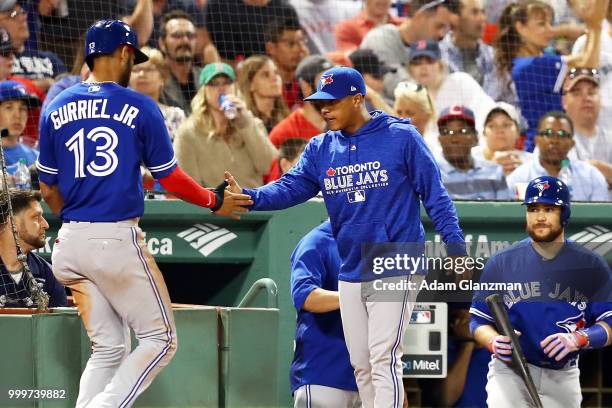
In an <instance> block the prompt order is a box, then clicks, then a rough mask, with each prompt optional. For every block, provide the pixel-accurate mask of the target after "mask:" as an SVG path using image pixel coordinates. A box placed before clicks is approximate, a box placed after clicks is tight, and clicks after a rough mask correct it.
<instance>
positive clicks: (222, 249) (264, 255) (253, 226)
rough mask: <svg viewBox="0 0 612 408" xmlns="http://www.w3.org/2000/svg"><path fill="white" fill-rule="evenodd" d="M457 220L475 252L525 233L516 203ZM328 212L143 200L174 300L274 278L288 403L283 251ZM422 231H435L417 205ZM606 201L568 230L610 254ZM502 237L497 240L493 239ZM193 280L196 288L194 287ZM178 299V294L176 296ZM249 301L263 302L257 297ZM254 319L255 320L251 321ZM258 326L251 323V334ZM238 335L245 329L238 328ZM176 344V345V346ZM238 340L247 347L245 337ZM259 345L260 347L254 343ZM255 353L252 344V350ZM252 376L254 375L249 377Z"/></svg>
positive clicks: (611, 212) (203, 298)
mask: <svg viewBox="0 0 612 408" xmlns="http://www.w3.org/2000/svg"><path fill="white" fill-rule="evenodd" d="M456 206H457V210H458V213H459V218H460V222H461V226H462V228H463V231H464V233H465V234H466V237H467V238H468V239H469V240H470V241H471V242H472V251H471V252H472V254H473V255H474V256H483V257H487V256H488V255H489V254H490V253H491V252H494V251H495V250H497V249H499V247H500V246H501V245H508V244H510V243H512V242H514V241H517V240H520V239H522V238H524V236H525V233H524V225H525V223H524V217H525V215H524V214H525V213H524V209H523V208H522V207H521V206H520V205H519V203H471V202H458V203H456ZM326 217H327V213H326V210H325V207H324V205H323V203H322V202H317V201H310V202H307V203H305V204H302V205H300V206H297V207H294V208H291V209H288V210H284V211H278V212H261V213H255V212H254V213H250V214H247V215H246V216H244V217H243V219H242V220H241V221H233V220H229V219H226V218H222V217H216V216H211V215H209V214H208V211H206V210H202V209H200V208H197V207H194V206H192V205H189V204H185V203H183V202H178V201H147V202H146V210H145V216H144V217H143V218H142V220H141V223H140V225H141V227H142V229H143V230H144V231H145V233H146V238H147V242H148V246H149V249H150V251H151V252H152V254H153V255H154V256H155V258H156V260H157V262H158V263H159V265H160V267H161V269H162V271H163V272H164V276H165V277H166V280H167V281H168V286H169V288H170V292H171V295H172V297H173V301H177V297H180V296H184V293H185V292H189V296H191V297H190V298H189V299H188V301H189V302H190V303H201V304H208V305H221V306H235V305H237V303H238V302H239V301H240V299H241V298H242V296H244V295H245V293H246V291H247V290H248V289H249V287H250V286H251V285H252V284H253V283H254V282H255V281H256V280H258V279H260V278H264V277H269V278H272V279H273V280H274V281H275V282H276V283H277V285H278V305H279V310H280V320H279V323H278V333H279V334H278V345H277V346H276V345H275V344H270V346H271V347H274V346H276V347H277V348H278V353H277V355H278V362H277V375H278V400H279V403H280V405H281V406H288V405H289V401H290V399H291V395H290V392H289V380H288V370H289V364H290V362H291V357H292V352H293V335H294V330H295V310H294V308H293V306H292V303H291V298H290V292H289V274H290V267H289V256H290V254H291V252H292V250H293V248H294V247H295V245H296V244H297V242H298V241H299V239H300V238H301V237H302V236H303V235H304V234H305V233H307V232H308V231H309V230H310V229H311V228H313V227H314V226H316V225H318V224H319V223H320V222H322V221H323V220H324V219H325V218H326ZM48 218H49V221H50V224H51V230H50V231H49V233H48V239H47V245H46V247H45V248H43V249H42V250H41V251H40V253H41V255H43V256H48V255H50V253H51V250H52V244H53V242H54V238H55V236H56V231H57V228H58V227H59V222H58V220H57V219H56V218H54V217H48ZM422 218H423V221H424V224H425V229H426V231H427V237H428V239H435V236H434V235H435V234H434V230H433V227H432V225H431V223H430V222H429V220H428V218H427V217H426V214H425V212H424V211H422ZM611 230H612V205H610V204H574V205H572V218H571V221H570V224H569V225H568V228H567V236H568V237H572V236H573V237H574V238H576V239H578V240H583V241H588V242H589V243H590V244H589V245H591V246H592V247H593V248H596V249H597V250H598V251H601V252H602V253H605V254H606V255H605V256H606V258H607V259H608V261H609V262H612V231H611ZM499 242H502V244H499ZM194 288H195V289H194ZM178 301H183V302H184V301H185V300H184V299H179V300H178ZM255 306H261V307H265V302H264V301H263V298H262V299H261V300H260V301H259V302H256V304H255ZM254 326H255V324H254ZM261 330H266V328H265V327H253V328H252V334H251V335H252V336H257V335H258V333H259V332H260V331H261ZM240 335H241V336H249V334H248V333H246V332H241V334H240ZM179 347H180V346H179ZM241 347H245V348H248V347H249V346H248V342H244V343H243V344H242V345H241ZM258 347H261V345H259V346H258ZM252 352H253V353H254V354H255V355H256V353H257V352H258V351H257V349H254V350H252ZM253 381H254V382H257V381H258V378H257V377H255V378H254V379H253Z"/></svg>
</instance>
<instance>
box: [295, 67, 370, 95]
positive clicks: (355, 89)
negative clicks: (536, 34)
mask: <svg viewBox="0 0 612 408" xmlns="http://www.w3.org/2000/svg"><path fill="white" fill-rule="evenodd" d="M357 94H361V95H365V94H366V86H365V81H364V80H363V77H362V76H361V74H360V73H359V71H357V70H356V69H353V68H349V67H335V68H332V69H328V70H327V71H325V72H324V73H323V75H321V79H319V83H318V84H317V92H315V93H313V94H312V95H310V96H309V97H308V98H304V100H305V101H325V100H327V101H329V100H335V99H342V98H346V97H347V96H350V95H357Z"/></svg>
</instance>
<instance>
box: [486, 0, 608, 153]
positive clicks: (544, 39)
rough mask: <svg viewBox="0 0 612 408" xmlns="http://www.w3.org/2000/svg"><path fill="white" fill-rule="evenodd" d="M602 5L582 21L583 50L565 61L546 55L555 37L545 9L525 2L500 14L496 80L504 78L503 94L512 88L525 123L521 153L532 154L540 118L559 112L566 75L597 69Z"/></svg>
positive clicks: (535, 1) (602, 0) (601, 0)
mask: <svg viewBox="0 0 612 408" xmlns="http://www.w3.org/2000/svg"><path fill="white" fill-rule="evenodd" d="M607 3H608V1H607V0H594V1H593V6H592V7H591V10H590V13H588V14H586V15H585V16H584V20H585V24H586V27H587V28H588V31H587V41H586V42H587V46H586V47H585V48H584V50H583V51H581V52H580V53H577V54H572V55H569V56H560V55H556V54H550V53H547V52H546V48H547V47H548V46H549V43H550V41H551V40H552V39H553V38H554V36H555V30H554V29H553V27H552V21H553V18H554V10H553V9H552V7H551V6H550V5H548V4H547V3H545V2H543V1H540V0H526V1H523V2H519V3H516V4H510V5H508V6H507V7H506V8H505V9H504V12H503V13H502V16H501V18H500V24H499V30H500V32H499V35H498V37H497V40H496V43H495V48H496V61H497V65H498V67H497V68H498V73H499V74H500V77H504V76H505V78H506V79H505V80H504V82H505V85H504V87H506V89H511V88H512V83H513V84H514V87H515V90H516V95H517V97H518V104H519V106H520V109H521V114H522V115H523V116H524V117H525V119H526V120H527V124H528V129H527V140H526V141H525V150H527V151H533V148H534V136H535V134H536V133H537V131H538V121H539V119H540V117H541V116H542V115H543V114H544V113H545V112H547V111H553V110H561V92H560V91H561V84H562V81H563V78H564V77H565V73H566V72H567V70H568V69H570V68H572V67H597V66H598V63H599V50H600V34H601V25H602V21H603V18H604V17H605V15H606V12H607ZM506 101H507V102H510V101H508V100H506Z"/></svg>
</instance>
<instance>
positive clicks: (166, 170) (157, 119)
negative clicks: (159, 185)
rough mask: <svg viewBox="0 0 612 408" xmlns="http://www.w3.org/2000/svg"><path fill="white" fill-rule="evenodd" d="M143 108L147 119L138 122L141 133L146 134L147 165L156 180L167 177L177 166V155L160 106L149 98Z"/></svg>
mask: <svg viewBox="0 0 612 408" xmlns="http://www.w3.org/2000/svg"><path fill="white" fill-rule="evenodd" d="M146 102H147V103H145V104H143V106H142V109H143V110H144V111H145V112H142V113H144V115H145V116H144V118H143V119H145V120H141V121H139V122H138V126H140V127H141V128H140V129H139V134H141V135H144V138H145V139H144V141H143V142H144V157H143V161H144V164H145V166H146V167H147V168H148V169H149V171H150V172H151V175H152V176H153V178H155V179H156V180H158V179H161V178H164V177H166V176H167V175H168V174H170V173H171V172H172V170H174V168H175V167H176V165H177V164H176V157H175V156H174V150H173V148H172V142H171V141H170V135H168V129H167V128H166V124H165V122H164V117H163V115H162V113H161V111H160V110H159V107H158V106H157V104H155V102H153V101H152V100H147V101H146Z"/></svg>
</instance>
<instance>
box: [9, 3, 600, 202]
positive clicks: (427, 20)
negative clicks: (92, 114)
mask: <svg viewBox="0 0 612 408" xmlns="http://www.w3.org/2000/svg"><path fill="white" fill-rule="evenodd" d="M89 3H92V2H90V1H88V0H82V1H77V2H75V3H74V4H73V3H68V2H65V1H61V0H60V1H51V0H30V1H23V2H19V1H17V0H2V1H1V2H0V80H3V81H8V80H10V81H16V82H6V83H4V82H3V83H2V85H1V88H0V126H2V127H6V128H9V129H10V130H11V137H10V138H5V139H3V141H2V142H3V144H4V146H5V149H12V150H13V151H15V150H16V151H18V152H22V154H21V155H19V154H11V163H8V164H9V165H10V164H14V163H16V162H17V161H18V160H19V159H20V158H22V159H24V160H25V161H26V162H27V163H28V164H29V163H31V162H32V154H33V152H34V153H36V150H35V149H36V146H37V140H38V120H39V116H40V112H41V109H45V107H46V106H47V104H48V103H49V102H50V101H51V100H52V99H53V98H54V97H56V96H57V95H58V93H59V92H61V91H62V90H64V89H66V88H68V87H70V86H72V85H74V84H75V83H77V82H79V81H81V80H82V79H84V78H86V77H87V76H88V74H89V72H88V69H87V65H86V64H84V61H83V51H84V50H83V49H82V45H81V44H82V43H83V41H82V33H83V31H84V28H85V27H87V26H88V24H90V23H91V22H93V21H94V20H95V19H97V18H102V17H106V18H108V17H118V18H121V19H122V20H123V21H125V22H127V23H129V24H130V25H131V26H132V27H133V28H134V30H135V31H136V32H137V34H138V36H139V37H138V38H139V42H140V45H141V46H145V45H146V46H147V48H145V52H146V53H147V55H149V57H150V60H149V61H148V62H147V63H145V64H142V65H138V66H135V67H134V70H133V73H132V79H131V82H130V86H131V87H132V88H133V89H135V90H136V91H138V92H141V93H143V94H146V95H148V96H150V97H151V98H153V99H154V100H155V101H156V102H157V103H158V105H159V107H160V109H161V111H162V113H163V116H164V118H165V120H166V125H167V127H168V131H169V134H170V137H171V138H172V140H173V143H174V145H175V149H176V151H177V157H178V160H179V162H180V164H181V165H182V166H183V167H184V168H185V170H186V171H187V172H188V173H189V174H190V175H191V176H193V177H194V178H195V179H196V180H197V181H198V182H199V183H201V184H202V185H205V186H214V185H216V184H218V183H219V181H220V180H221V179H222V178H223V170H229V171H230V172H232V173H233V174H236V175H237V177H239V179H241V180H244V181H245V186H247V187H256V186H260V185H262V184H264V183H268V182H272V181H274V180H276V179H278V178H279V177H280V176H281V175H282V174H283V173H284V172H285V171H287V170H288V169H289V168H290V167H288V166H287V163H289V162H295V158H296V157H297V156H295V155H298V154H299V149H300V148H301V146H302V145H301V144H300V143H301V142H299V141H296V139H304V140H305V141H308V140H309V139H310V138H312V137H314V136H316V135H318V134H320V133H322V132H323V131H324V130H326V122H325V120H324V118H323V117H322V116H321V115H320V113H319V112H318V111H317V110H316V109H315V107H314V106H311V105H310V104H304V103H303V101H302V99H303V98H304V97H306V96H308V95H310V94H311V93H313V92H314V90H315V89H316V85H317V82H318V81H319V79H320V76H321V73H322V72H323V71H325V70H326V69H328V68H330V67H332V66H333V65H347V66H353V67H355V68H356V69H357V70H358V71H360V72H361V73H362V74H363V75H364V77H365V80H366V84H367V94H366V99H367V104H368V108H369V109H371V110H383V111H386V112H387V113H390V114H394V115H397V116H400V117H402V118H408V119H410V120H411V121H412V123H413V124H414V125H415V126H416V127H417V128H418V129H419V131H420V133H421V134H422V135H423V137H424V138H425V141H426V143H427V145H428V146H429V148H430V149H431V150H432V152H433V153H434V154H435V157H436V159H437V161H438V163H439V165H440V168H441V171H442V174H443V177H444V182H445V184H446V185H447V187H448V189H449V192H450V193H451V195H452V198H453V199H458V200H508V199H517V198H520V197H521V194H522V193H523V190H524V187H525V185H526V183H527V181H528V180H530V179H531V178H533V177H535V176H539V175H546V174H547V175H552V176H558V177H559V178H561V179H562V180H564V181H566V182H567V183H568V184H569V185H570V188H571V189H572V199H573V200H577V201H608V200H609V199H610V197H612V190H611V189H610V186H612V132H611V131H610V130H609V127H608V126H607V125H608V123H607V122H609V121H610V120H611V119H610V118H612V102H611V101H612V98H610V94H611V93H612V74H611V72H612V68H611V67H612V25H610V21H612V11H609V12H608V13H607V15H600V14H601V13H597V12H596V10H595V11H594V9H593V8H590V7H588V6H587V3H589V1H586V0H585V1H579V0H567V2H566V1H563V0H546V1H542V0H527V1H520V2H516V1H508V0H444V1H429V0H411V1H408V2H398V3H394V2H392V1H391V0H363V1H358V0H338V1H331V0H316V1H315V0H205V1H198V0H119V1H117V2H113V1H106V2H101V3H100V4H96V5H95V6H94V5H93V3H92V4H89ZM81 28H83V29H82V30H81ZM13 88H14V89H13ZM21 93H25V94H27V98H25V97H21V96H19V95H21ZM15 95H17V96H15ZM226 95H227V98H226ZM33 97H35V98H36V99H37V101H33ZM11 98H12V99H11ZM16 99H18V100H20V101H21V102H16ZM226 99H227V102H226V104H225V105H223V103H222V102H223V101H224V100H226ZM40 105H42V106H40ZM227 106H230V107H231V109H233V110H234V111H235V112H236V115H233V116H231V117H230V116H228V115H226V111H225V108H226V107H227ZM563 113H564V114H563ZM551 117H554V118H556V119H555V120H556V121H560V122H563V126H562V127H563V129H556V128H555V126H554V124H553V123H552V122H551V121H550V120H548V119H547V118H549V119H550V118H551ZM15 132H17V133H18V134H13V133H15ZM296 148H297V149H298V150H297V151H296ZM287 152H290V153H291V154H290V157H293V159H288V158H287V156H286V153H287ZM283 159H284V160H285V162H284V165H283V166H281V165H280V163H281V161H282V160H283ZM147 186H148V187H149V188H155V189H158V188H159V185H156V186H155V187H153V184H151V182H150V181H149V182H148V183H147Z"/></svg>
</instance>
